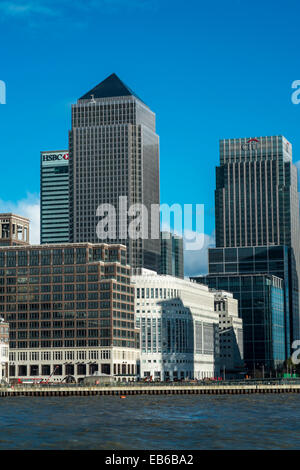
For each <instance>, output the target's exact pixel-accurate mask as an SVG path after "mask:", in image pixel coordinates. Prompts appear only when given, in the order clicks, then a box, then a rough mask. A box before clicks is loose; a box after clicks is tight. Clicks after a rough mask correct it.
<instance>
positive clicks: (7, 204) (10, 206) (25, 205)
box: [0, 193, 40, 244]
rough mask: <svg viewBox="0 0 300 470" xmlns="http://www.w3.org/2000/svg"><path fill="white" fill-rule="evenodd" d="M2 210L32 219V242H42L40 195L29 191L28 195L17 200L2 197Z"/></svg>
mask: <svg viewBox="0 0 300 470" xmlns="http://www.w3.org/2000/svg"><path fill="white" fill-rule="evenodd" d="M0 212H4V213H5V212H13V213H14V214H17V215H22V216H23V217H27V218H28V219H29V220H30V243H31V244H39V243H40V197H39V195H37V194H30V193H27V197H26V198H24V199H21V200H20V201H17V202H11V201H3V200H1V199H0Z"/></svg>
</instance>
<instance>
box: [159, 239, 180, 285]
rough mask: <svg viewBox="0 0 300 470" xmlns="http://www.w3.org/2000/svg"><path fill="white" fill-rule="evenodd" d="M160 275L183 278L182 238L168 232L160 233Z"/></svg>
mask: <svg viewBox="0 0 300 470" xmlns="http://www.w3.org/2000/svg"><path fill="white" fill-rule="evenodd" d="M160 243H161V261H160V274H167V275H169V276H175V277H180V278H182V279H183V277H184V269H183V238H182V237H180V236H178V235H175V234H173V233H170V232H166V231H163V232H161V241H160Z"/></svg>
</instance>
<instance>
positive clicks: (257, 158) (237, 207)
mask: <svg viewBox="0 0 300 470" xmlns="http://www.w3.org/2000/svg"><path fill="white" fill-rule="evenodd" d="M215 210H216V247H226V248H227V247H228V248H229V247H252V246H266V247H268V246H272V245H282V246H287V247H288V254H289V272H288V278H289V290H290V295H289V298H290V314H291V323H290V324H291V338H292V339H299V338H300V327H299V326H300V317H299V269H300V245H299V243H300V237H299V198H298V188H297V168H296V167H295V165H294V164H293V163H292V145H291V144H290V143H289V142H288V141H287V140H286V139H285V138H284V137H283V136H271V137H254V138H253V137H252V138H241V139H226V140H221V141H220V166H219V167H217V169H216V191H215ZM266 272H267V271H266Z"/></svg>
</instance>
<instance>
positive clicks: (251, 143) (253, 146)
mask: <svg viewBox="0 0 300 470" xmlns="http://www.w3.org/2000/svg"><path fill="white" fill-rule="evenodd" d="M258 143H259V140H258V139H250V140H248V141H247V143H246V144H242V145H241V149H242V150H244V151H247V150H257V149H258Z"/></svg>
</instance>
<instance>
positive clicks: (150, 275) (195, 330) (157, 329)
mask: <svg viewBox="0 0 300 470" xmlns="http://www.w3.org/2000/svg"><path fill="white" fill-rule="evenodd" d="M132 283H133V286H134V290H135V305H136V326H137V328H138V329H139V330H140V354H141V355H140V376H141V378H147V377H149V379H150V378H151V379H152V380H162V381H168V380H171V381H172V380H183V379H193V378H195V379H204V378H208V377H210V378H212V377H216V376H218V375H219V317H218V313H216V312H215V309H214V294H213V293H211V292H209V289H208V288H207V287H206V286H201V285H200V284H197V283H194V282H190V281H187V280H183V279H178V278H176V277H173V276H165V275H158V274H157V273H155V272H153V271H150V270H146V269H137V270H134V271H133V276H132Z"/></svg>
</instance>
